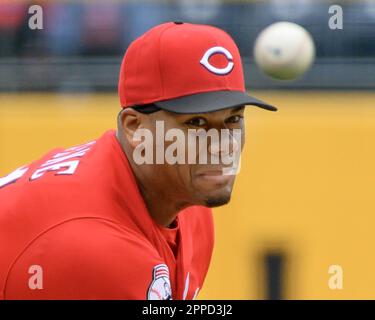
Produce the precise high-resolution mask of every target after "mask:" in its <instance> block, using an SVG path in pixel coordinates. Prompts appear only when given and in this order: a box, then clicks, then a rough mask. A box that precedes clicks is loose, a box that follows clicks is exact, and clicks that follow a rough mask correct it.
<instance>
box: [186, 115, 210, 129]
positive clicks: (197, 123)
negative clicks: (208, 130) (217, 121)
mask: <svg viewBox="0 0 375 320" xmlns="http://www.w3.org/2000/svg"><path fill="white" fill-rule="evenodd" d="M185 123H186V124H187V125H189V126H194V127H203V126H205V125H206V124H207V121H206V119H204V118H202V117H196V118H193V119H190V120H188V121H186V122H185Z"/></svg>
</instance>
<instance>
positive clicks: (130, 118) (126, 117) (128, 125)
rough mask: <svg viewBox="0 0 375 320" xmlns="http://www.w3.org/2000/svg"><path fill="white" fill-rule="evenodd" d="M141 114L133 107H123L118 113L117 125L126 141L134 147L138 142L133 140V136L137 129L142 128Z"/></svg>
mask: <svg viewBox="0 0 375 320" xmlns="http://www.w3.org/2000/svg"><path fill="white" fill-rule="evenodd" d="M142 116H143V115H142V114H141V113H139V112H138V111H135V110H134V109H133V108H126V109H123V110H122V111H121V113H120V115H119V122H120V123H119V125H120V126H121V127H122V132H123V135H124V138H125V139H126V141H127V142H128V143H129V144H130V145H131V146H132V147H133V148H135V147H136V146H137V145H138V144H139V142H137V141H134V139H133V137H134V134H135V132H136V131H137V129H140V128H142V120H143V119H142Z"/></svg>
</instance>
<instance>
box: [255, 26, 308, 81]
mask: <svg viewBox="0 0 375 320" xmlns="http://www.w3.org/2000/svg"><path fill="white" fill-rule="evenodd" d="M254 57H255V61H256V63H257V65H258V66H259V68H260V69H261V70H262V71H263V72H264V73H265V74H267V75H269V76H270V77H272V78H274V79H278V80H293V79H296V78H298V77H300V76H302V75H303V74H304V73H305V72H306V71H307V70H308V69H309V68H310V67H311V65H312V63H313V61H314V58H315V45H314V41H313V39H312V37H311V35H310V34H309V33H308V31H306V30H305V29H304V28H303V27H301V26H300V25H298V24H295V23H291V22H277V23H274V24H272V25H270V26H268V27H267V28H265V29H264V30H263V31H261V33H260V34H259V35H258V37H257V39H256V40H255V45H254Z"/></svg>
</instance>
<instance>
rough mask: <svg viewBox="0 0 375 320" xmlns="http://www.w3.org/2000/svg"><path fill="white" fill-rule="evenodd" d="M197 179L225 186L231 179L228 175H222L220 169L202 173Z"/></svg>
mask: <svg viewBox="0 0 375 320" xmlns="http://www.w3.org/2000/svg"><path fill="white" fill-rule="evenodd" d="M197 177H198V178H200V179H202V180H204V181H206V182H209V183H215V184H227V183H228V182H229V181H230V180H231V178H232V176H230V175H224V174H223V170H222V169H220V170H206V171H202V172H199V173H198V174H197Z"/></svg>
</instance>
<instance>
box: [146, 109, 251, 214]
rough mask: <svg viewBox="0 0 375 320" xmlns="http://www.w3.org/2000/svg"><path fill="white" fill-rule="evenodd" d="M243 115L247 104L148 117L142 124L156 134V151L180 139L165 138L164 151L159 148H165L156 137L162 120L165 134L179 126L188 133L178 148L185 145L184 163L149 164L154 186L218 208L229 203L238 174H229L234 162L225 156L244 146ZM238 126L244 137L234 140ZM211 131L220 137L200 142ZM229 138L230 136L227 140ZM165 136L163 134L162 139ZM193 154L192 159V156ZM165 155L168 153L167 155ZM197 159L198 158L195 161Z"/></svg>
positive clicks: (160, 137)
mask: <svg viewBox="0 0 375 320" xmlns="http://www.w3.org/2000/svg"><path fill="white" fill-rule="evenodd" d="M243 116H244V107H236V108H231V109H226V110H220V111H215V112H209V113H201V114H176V113H171V112H167V111H163V110H162V111H158V112H155V113H152V114H149V115H146V116H144V117H143V121H142V127H143V128H146V129H148V130H150V131H151V132H152V134H153V136H154V154H156V153H157V152H158V151H159V152H165V150H167V149H168V147H169V146H171V145H172V144H173V143H175V145H174V146H176V140H177V138H176V139H174V140H173V141H164V145H163V146H162V148H163V150H158V151H157V149H158V148H161V146H160V145H158V144H157V141H156V140H157V138H156V136H157V135H158V134H159V135H160V134H161V133H160V131H159V132H158V130H157V125H158V123H159V129H160V123H163V126H164V131H163V134H164V133H165V132H167V131H168V130H171V132H175V131H176V129H179V130H178V131H180V132H183V134H184V135H183V137H184V143H178V144H179V145H178V147H183V148H184V150H185V152H184V155H185V158H184V159H185V161H184V163H181V161H180V162H179V163H177V164H173V165H172V164H169V163H167V162H165V163H164V164H154V165H151V166H150V165H146V166H148V169H146V170H147V171H148V176H150V175H151V176H152V181H153V183H154V185H157V186H158V188H157V189H159V190H163V191H164V192H168V193H169V194H170V195H171V196H172V197H174V198H176V199H179V200H181V199H182V200H183V201H184V202H186V204H190V205H191V204H195V205H204V206H208V207H216V206H220V205H223V204H226V203H228V202H229V200H230V196H231V192H232V188H233V183H234V180H235V173H233V172H232V173H229V174H228V172H227V171H228V169H229V167H231V166H233V163H231V164H228V158H227V161H225V159H224V158H225V157H226V156H233V152H236V153H237V155H239V154H240V152H241V150H242V148H243V145H244V142H245V141H244V137H245V136H244V135H245V128H244V119H243ZM235 129H237V130H236V131H237V134H238V133H239V136H240V139H234V137H233V132H234V130H235ZM197 130H200V131H197ZM207 132H211V133H213V134H214V133H215V132H216V133H217V137H218V138H219V140H213V139H212V138H211V136H210V135H209V136H208V138H207V140H206V141H207V143H206V144H204V143H203V144H200V142H199V136H204V134H205V133H207ZM222 132H225V133H226V135H224V136H223V135H221V134H222ZM197 133H198V134H197ZM223 137H224V138H223ZM225 137H228V138H229V139H226V140H225ZM163 138H164V137H163V136H159V141H161V139H163ZM181 141H182V140H180V141H179V142H181ZM202 141H203V140H202ZM193 142H195V145H194V143H193ZM204 153H205V154H206V160H205V157H204ZM189 154H190V160H189V159H188V158H189ZM165 156H166V157H167V156H168V155H167V154H165ZM199 157H202V158H201V159H200V158H199ZM193 158H194V160H195V161H192V160H193ZM202 162H203V163H202ZM223 170H224V171H223ZM226 170H227V171H226ZM160 188H162V189H160Z"/></svg>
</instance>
